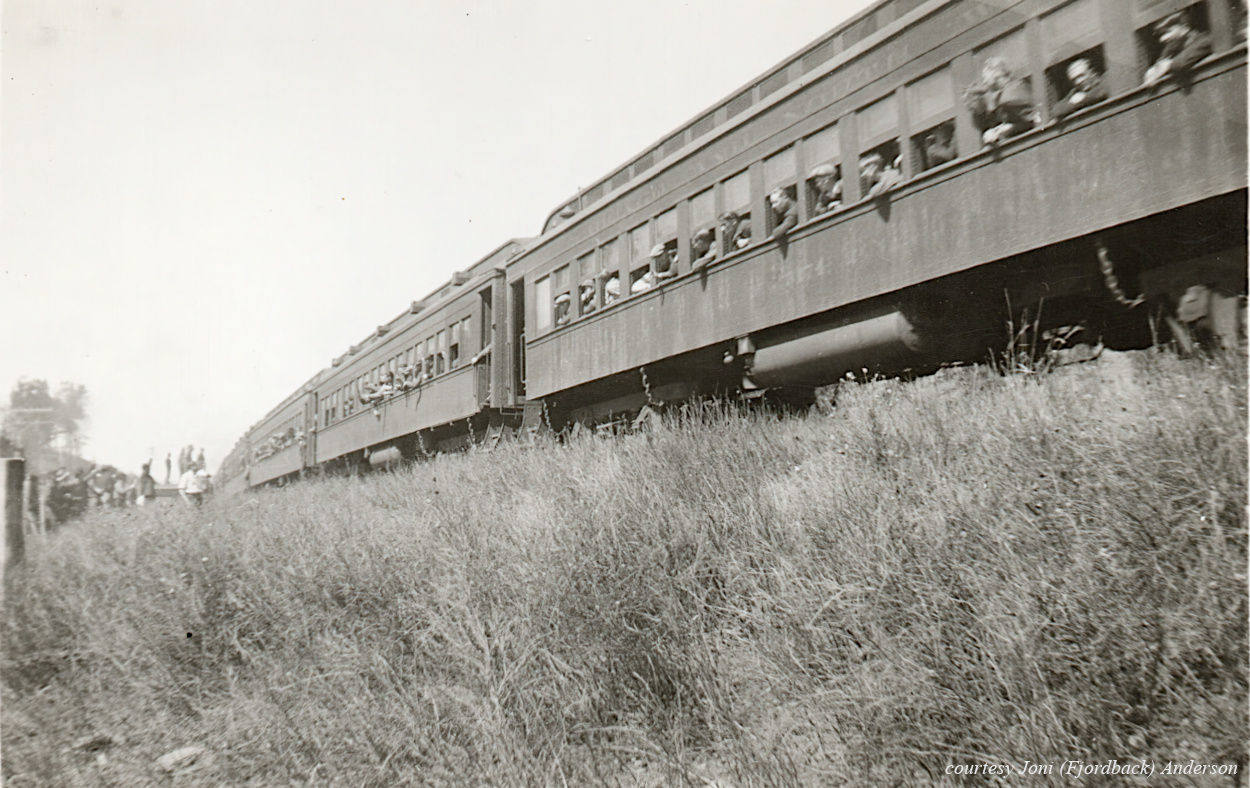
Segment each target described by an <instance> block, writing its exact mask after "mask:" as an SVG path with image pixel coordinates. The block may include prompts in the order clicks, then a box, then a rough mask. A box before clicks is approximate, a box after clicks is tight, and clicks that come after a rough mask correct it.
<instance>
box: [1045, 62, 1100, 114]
mask: <svg viewBox="0 0 1250 788" xmlns="http://www.w3.org/2000/svg"><path fill="white" fill-rule="evenodd" d="M1064 73H1066V74H1067V75H1068V82H1069V83H1070V84H1071V85H1072V89H1071V90H1069V91H1068V95H1066V96H1064V97H1063V98H1061V99H1059V102H1058V103H1057V104H1055V109H1054V111H1053V112H1052V114H1053V115H1054V116H1055V117H1056V118H1062V117H1065V116H1067V115H1071V114H1072V113H1073V112H1076V111H1077V110H1078V109H1081V108H1083V107H1088V106H1089V105H1091V104H1097V103H1098V102H1100V101H1105V100H1106V99H1107V95H1108V93H1107V88H1106V86H1105V85H1103V83H1102V75H1101V74H1099V73H1098V72H1097V71H1095V70H1094V67H1093V65H1092V64H1091V63H1090V62H1089V60H1087V59H1086V58H1083V57H1078V58H1077V59H1076V60H1073V61H1072V62H1071V63H1069V64H1068V67H1067V69H1066V70H1065V72H1064Z"/></svg>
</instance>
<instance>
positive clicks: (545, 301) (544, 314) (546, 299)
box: [534, 276, 551, 331]
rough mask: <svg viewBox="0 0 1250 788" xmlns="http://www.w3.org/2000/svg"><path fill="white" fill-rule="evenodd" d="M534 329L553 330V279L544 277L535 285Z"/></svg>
mask: <svg viewBox="0 0 1250 788" xmlns="http://www.w3.org/2000/svg"><path fill="white" fill-rule="evenodd" d="M534 310H535V312H536V313H537V314H536V315H535V316H534V327H535V328H536V329H537V330H539V331H545V330H547V329H548V328H551V277H549V276H544V277H543V278H542V279H539V280H538V281H537V282H535V283H534Z"/></svg>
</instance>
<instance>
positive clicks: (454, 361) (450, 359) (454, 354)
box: [447, 321, 460, 369]
mask: <svg viewBox="0 0 1250 788" xmlns="http://www.w3.org/2000/svg"><path fill="white" fill-rule="evenodd" d="M450 330H451V334H450V338H449V339H448V342H449V343H450V344H448V346H447V368H448V369H455V368H456V367H458V366H460V321H456V322H455V323H452V324H451V329H450Z"/></svg>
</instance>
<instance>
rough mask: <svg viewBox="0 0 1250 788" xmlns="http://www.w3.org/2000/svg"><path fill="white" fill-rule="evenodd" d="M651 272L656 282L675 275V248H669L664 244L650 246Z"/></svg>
mask: <svg viewBox="0 0 1250 788" xmlns="http://www.w3.org/2000/svg"><path fill="white" fill-rule="evenodd" d="M651 274H652V275H653V277H654V279H655V281H656V282H661V281H663V280H665V279H671V278H672V277H674V276H676V275H677V250H676V249H669V248H667V247H665V245H664V244H656V245H655V246H653V247H651Z"/></svg>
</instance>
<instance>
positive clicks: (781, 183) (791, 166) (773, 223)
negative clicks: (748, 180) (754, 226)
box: [764, 146, 799, 237]
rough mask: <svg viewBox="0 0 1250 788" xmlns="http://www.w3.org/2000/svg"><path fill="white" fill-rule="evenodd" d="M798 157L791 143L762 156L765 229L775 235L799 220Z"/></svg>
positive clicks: (784, 232)
mask: <svg viewBox="0 0 1250 788" xmlns="http://www.w3.org/2000/svg"><path fill="white" fill-rule="evenodd" d="M797 183H798V160H797V158H796V157H795V152H794V147H793V146H791V147H789V148H786V149H784V150H781V151H778V152H777V153H774V154H773V155H772V156H769V157H768V158H766V159H764V189H765V191H766V193H767V194H768V210H767V211H766V212H765V213H766V216H765V217H764V219H765V228H764V229H765V231H766V232H767V233H768V234H769V236H772V237H776V236H781V235H785V234H786V233H788V232H789V231H790V230H791V229H792V228H793V227H794V226H795V225H796V224H798V221H799V213H798V210H799V206H798V199H799V192H798V186H797Z"/></svg>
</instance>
